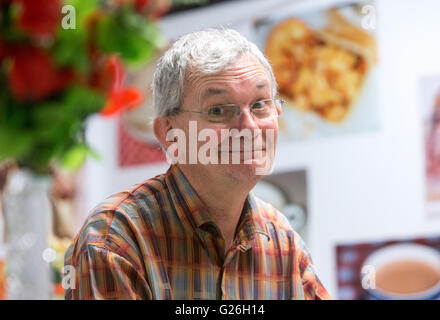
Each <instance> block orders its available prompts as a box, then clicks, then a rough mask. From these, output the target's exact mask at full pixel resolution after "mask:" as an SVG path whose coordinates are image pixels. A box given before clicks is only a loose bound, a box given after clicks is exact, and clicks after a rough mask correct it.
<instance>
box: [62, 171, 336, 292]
mask: <svg viewBox="0 0 440 320" xmlns="http://www.w3.org/2000/svg"><path fill="white" fill-rule="evenodd" d="M225 249H226V248H225V242H224V240H223V237H222V236H221V232H220V230H219V228H218V227H217V226H216V225H215V224H214V222H213V221H211V219H210V215H209V213H208V211H207V210H206V207H205V206H204V205H203V203H202V201H201V200H200V198H199V197H198V196H197V194H196V192H195V191H194V189H193V188H192V187H191V185H190V184H189V182H188V181H187V179H186V178H185V176H184V175H183V173H182V171H181V170H180V169H179V168H178V167H177V166H174V165H172V166H171V167H170V169H169V170H168V171H167V173H166V174H162V175H158V176H156V177H154V178H152V179H150V180H147V181H145V182H143V183H141V184H138V185H136V186H134V187H132V188H131V189H129V190H127V191H123V192H121V193H118V194H115V195H112V196H110V197H109V198H107V199H106V200H105V201H104V202H103V203H101V204H100V205H99V206H97V207H96V208H95V209H94V210H93V212H92V214H91V215H90V216H89V217H88V219H87V221H86V222H85V224H84V226H83V228H82V229H81V230H80V232H79V233H78V235H77V236H76V237H75V239H74V241H73V243H72V245H71V246H70V247H69V249H68V250H67V252H66V256H65V265H71V266H73V267H74V268H75V281H74V282H75V286H74V289H73V288H70V289H66V291H65V298H66V299H330V296H329V294H328V293H327V291H326V289H325V288H324V286H323V285H322V284H321V282H320V280H319V279H318V277H317V275H316V273H315V269H314V266H313V263H312V260H311V257H310V254H309V252H308V250H307V248H306V246H305V244H304V242H303V240H302V239H301V238H300V236H299V235H298V234H297V233H296V232H295V231H293V230H292V228H291V227H290V224H289V222H288V220H287V219H286V218H285V217H284V215H282V214H280V213H279V212H278V211H277V210H275V209H274V208H273V207H272V206H271V205H270V204H267V203H265V202H263V201H262V200H260V199H258V198H256V197H254V196H253V195H252V193H250V194H249V195H248V197H247V199H246V202H245V205H244V207H243V211H242V215H241V217H240V220H239V223H238V227H237V230H236V235H235V241H234V244H233V246H232V247H231V248H229V249H228V250H225ZM71 285H73V281H72V283H71Z"/></svg>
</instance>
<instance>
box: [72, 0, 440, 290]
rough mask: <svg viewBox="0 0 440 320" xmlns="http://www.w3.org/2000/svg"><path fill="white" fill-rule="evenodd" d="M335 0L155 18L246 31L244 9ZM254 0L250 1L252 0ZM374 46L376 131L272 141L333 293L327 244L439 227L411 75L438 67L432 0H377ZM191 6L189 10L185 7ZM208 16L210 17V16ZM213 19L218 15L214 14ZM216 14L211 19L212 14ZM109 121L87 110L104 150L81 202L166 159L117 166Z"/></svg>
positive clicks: (180, 27)
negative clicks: (301, 185)
mask: <svg viewBox="0 0 440 320" xmlns="http://www.w3.org/2000/svg"><path fill="white" fill-rule="evenodd" d="M336 2H341V1H329V0H321V1H307V2H305V1H278V0H273V1H272V0H271V1H268V0H259V1H246V2H245V4H246V6H245V4H243V9H242V10H241V9H240V10H234V11H233V12H231V11H230V10H228V8H230V4H225V5H221V6H220V7H218V8H217V9H216V11H215V12H214V13H213V12H212V10H205V9H203V10H201V12H200V13H198V14H194V13H192V16H191V19H192V20H191V21H197V23H196V22H194V23H195V24H196V26H195V27H194V25H189V24H188V23H187V22H185V21H187V20H185V18H186V17H185V15H187V14H183V15H180V16H178V17H177V16H176V17H173V16H171V17H169V18H166V19H164V20H163V21H161V27H162V30H163V32H164V33H165V35H166V36H168V37H169V38H174V37H176V36H177V35H178V34H181V33H185V32H189V31H192V30H194V28H196V29H200V28H204V27H209V26H214V25H215V24H218V23H221V24H223V25H228V23H230V26H232V27H236V28H237V29H239V30H240V31H241V32H242V33H244V34H246V33H247V32H248V31H249V30H250V29H249V28H250V25H249V24H248V22H247V21H246V18H249V17H251V16H252V15H258V14H259V13H262V12H264V10H265V8H267V6H278V7H279V8H283V6H285V5H286V4H287V3H288V4H290V5H297V6H309V5H310V6H312V5H314V4H316V3H336ZM251 4H252V6H250V5H251ZM376 9H377V13H378V28H377V36H378V44H379V45H378V48H379V64H380V68H379V81H380V97H379V109H380V112H381V129H380V130H379V131H376V132H370V133H362V134H354V135H346V136H339V137H332V138H323V139H320V140H313V141H309V142H300V143H298V142H293V143H291V144H290V145H284V146H281V147H280V148H279V149H278V154H277V159H276V164H275V172H278V171H285V170H292V169H295V168H300V169H302V168H304V167H306V168H307V169H308V183H309V186H308V192H309V229H308V235H309V239H308V245H309V248H310V250H311V252H312V257H313V259H314V262H315V265H316V268H317V270H318V274H319V276H320V278H321V280H322V282H323V283H324V284H325V286H326V287H327V288H328V290H329V292H330V294H331V295H332V296H334V297H337V294H336V293H337V291H336V290H337V287H336V273H335V266H336V261H335V256H334V253H335V244H336V243H345V242H358V241H363V240H365V241H370V240H372V241H374V240H382V239H383V238H385V239H392V238H394V237H399V238H400V237H412V236H424V235H427V234H438V235H440V214H439V215H438V216H437V217H436V216H429V217H428V216H427V215H426V213H425V207H424V206H425V204H424V192H425V190H424V159H423V157H422V156H423V145H422V127H421V124H422V123H421V105H420V101H421V98H420V88H419V80H420V77H421V76H423V75H432V74H436V73H438V74H439V75H440V42H439V41H438V39H439V38H438V32H439V30H440V18H439V14H440V1H438V0H417V1H416V0H399V1H396V0H378V1H376ZM188 14H189V13H188ZM214 18H215V19H214ZM219 20H221V21H219ZM214 23H215V24H214ZM116 128H117V127H116V123H115V121H114V120H108V119H106V120H103V119H98V118H95V119H93V120H92V121H91V123H90V128H89V131H88V137H89V139H90V141H91V143H92V144H93V145H94V146H95V148H96V149H97V151H99V152H100V153H101V154H102V155H107V156H104V157H105V159H104V160H103V161H102V162H101V163H96V162H91V161H89V162H88V163H87V165H86V167H85V169H84V179H83V180H82V182H81V183H82V185H83V188H84V194H86V195H87V197H86V199H85V202H84V203H85V205H84V208H85V209H84V211H83V212H82V213H83V216H82V217H80V218H79V220H78V226H79V225H80V223H81V221H82V219H83V217H84V215H85V214H86V212H87V210H90V209H91V208H92V207H93V206H94V205H96V204H97V203H98V202H99V201H100V200H102V199H103V198H104V197H106V196H107V195H109V194H110V193H113V192H116V191H120V190H121V189H123V188H125V187H127V186H129V185H132V184H135V183H138V182H141V181H143V180H145V179H147V178H150V177H152V176H154V175H156V174H158V173H161V172H164V171H165V170H166V169H167V167H168V165H167V164H166V163H165V164H160V165H153V166H148V167H142V166H141V167H133V168H131V169H123V170H121V169H119V168H118V167H117V163H116Z"/></svg>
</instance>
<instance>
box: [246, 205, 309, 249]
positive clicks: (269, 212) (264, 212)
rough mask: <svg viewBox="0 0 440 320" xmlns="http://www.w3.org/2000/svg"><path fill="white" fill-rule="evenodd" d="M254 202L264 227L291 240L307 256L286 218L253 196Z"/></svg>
mask: <svg viewBox="0 0 440 320" xmlns="http://www.w3.org/2000/svg"><path fill="white" fill-rule="evenodd" d="M254 200H255V203H256V204H257V206H258V208H259V210H258V211H259V213H260V215H261V218H262V219H263V222H264V223H265V224H266V226H267V227H268V226H272V228H273V229H274V231H275V232H277V233H279V234H281V235H282V236H283V237H289V238H292V240H293V241H294V244H295V246H296V247H297V248H299V249H301V250H302V251H305V252H306V253H307V254H308V248H307V246H306V244H305V242H304V240H303V239H302V237H301V236H300V235H299V233H298V232H297V231H296V230H294V229H293V228H292V226H291V224H290V222H289V220H288V219H287V217H286V216H285V215H284V214H283V213H282V212H281V211H280V210H278V209H276V208H275V207H274V206H273V205H272V204H270V203H268V202H266V201H264V200H262V199H260V198H258V197H256V196H254Z"/></svg>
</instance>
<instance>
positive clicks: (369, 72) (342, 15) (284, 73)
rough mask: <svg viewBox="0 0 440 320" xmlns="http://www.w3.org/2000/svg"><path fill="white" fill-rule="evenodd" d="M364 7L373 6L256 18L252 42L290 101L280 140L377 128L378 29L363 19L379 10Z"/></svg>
mask: <svg viewBox="0 0 440 320" xmlns="http://www.w3.org/2000/svg"><path fill="white" fill-rule="evenodd" d="M366 6H368V7H366ZM365 8H367V9H368V8H374V7H373V5H372V4H371V3H370V2H363V1H362V2H359V3H355V4H352V3H351V4H349V5H343V6H339V7H330V8H322V7H320V8H316V9H311V10H307V11H298V10H297V9H296V10H294V11H292V12H289V11H287V12H285V11H283V13H281V14H280V13H279V12H276V13H275V12H274V13H270V14H268V15H267V16H265V17H261V18H259V19H257V20H256V21H255V24H254V25H255V28H254V31H255V39H254V40H255V42H256V43H257V44H258V45H259V46H260V48H261V49H262V50H263V51H264V53H265V54H266V56H267V58H268V60H269V62H270V63H271V64H272V67H273V70H274V74H275V77H276V79H277V82H278V86H279V95H280V97H281V98H282V99H284V100H285V101H286V103H285V108H284V109H283V116H282V117H281V118H280V128H281V132H282V133H283V134H282V135H281V139H287V140H304V139H309V138H315V137H322V136H334V135H340V134H349V133H354V132H365V131H374V130H378V129H379V127H380V123H379V112H378V101H377V100H378V99H377V98H378V97H377V96H378V81H377V78H378V70H377V69H378V58H377V48H376V35H375V32H376V30H375V29H376V28H375V25H373V26H371V25H365V24H364V23H363V19H365V18H366V17H365V14H366V13H367V12H368V14H375V11H371V10H365ZM367 27H368V28H367Z"/></svg>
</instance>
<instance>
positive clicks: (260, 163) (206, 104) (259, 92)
mask: <svg viewBox="0 0 440 320" xmlns="http://www.w3.org/2000/svg"><path fill="white" fill-rule="evenodd" d="M271 93H272V86H271V81H270V77H269V75H268V73H267V71H266V69H265V68H264V67H263V66H262V65H261V63H260V62H259V61H258V60H257V59H256V58H255V57H252V56H242V57H241V58H239V59H238V60H237V62H236V63H234V64H233V66H232V67H230V68H228V70H226V71H222V72H220V73H217V74H213V75H200V74H193V75H192V77H191V78H190V79H189V80H188V82H187V84H186V89H185V95H184V101H183V105H182V109H183V110H190V111H201V112H206V111H208V110H209V108H211V107H212V106H217V105H225V104H235V105H239V106H240V110H241V113H240V115H238V116H235V117H234V118H233V119H232V120H231V121H230V122H227V123H212V122H210V121H208V119H207V118H206V115H204V114H198V113H193V112H181V113H180V114H179V115H178V116H176V117H175V118H174V119H173V120H172V121H173V122H174V123H173V127H174V128H181V129H183V131H184V132H185V134H186V137H187V146H186V150H187V157H186V158H187V160H188V158H189V155H190V152H193V153H194V149H193V150H191V149H190V147H189V145H190V144H191V143H194V141H190V139H197V137H198V135H199V133H200V132H201V131H205V132H206V131H207V130H205V129H208V130H210V132H214V133H215V135H216V136H217V139H216V141H215V140H214V145H213V144H212V142H213V141H210V142H211V149H212V150H214V151H212V152H215V155H216V157H217V159H218V161H217V164H212V163H209V164H202V163H200V156H201V154H200V153H199V154H197V163H196V164H189V165H188V166H192V168H191V170H198V171H199V172H200V173H204V172H205V173H207V174H209V176H212V174H222V175H227V176H229V177H230V178H232V179H234V180H235V181H242V180H243V179H250V178H254V179H251V181H254V180H255V181H258V180H259V179H260V178H261V176H259V175H261V173H260V174H258V171H256V170H257V168H264V167H268V166H269V168H270V167H272V161H273V155H274V153H275V146H276V140H277V134H278V122H277V118H276V116H273V117H269V118H266V119H260V118H258V117H256V116H254V115H253V114H252V113H251V112H250V106H252V105H253V104H254V103H255V102H257V101H259V100H263V99H271V98H273V97H272V94H271ZM274 112H275V113H276V112H278V111H277V110H275V111H274ZM190 122H192V127H193V128H194V124H195V123H197V137H194V135H192V136H191V134H190ZM232 129H236V130H237V131H238V132H243V133H244V132H247V133H251V135H243V136H244V137H246V138H241V139H240V138H238V139H235V142H233V139H232V138H231V137H230V135H225V132H230V130H232ZM222 132H223V134H222ZM249 137H250V138H251V139H250V140H249ZM267 137H268V138H272V139H269V140H270V143H267V140H268V139H266V138H267ZM199 139H200V138H199ZM199 139H197V140H198V141H197V150H200V148H201V147H202V146H203V145H206V144H207V141H199ZM225 139H226V141H223V140H225ZM228 139H229V144H225V142H227V140H228ZM207 140H208V139H207ZM258 140H259V143H257V141H258ZM222 142H223V145H222ZM236 142H238V143H239V144H238V145H239V147H237V144H235V147H234V143H236ZM245 144H247V145H246V146H245ZM269 145H270V148H271V149H272V150H269ZM212 147H215V148H212ZM250 148H252V150H251V149H250ZM202 156H203V154H202ZM233 158H235V161H234V160H233ZM211 159H212V158H211ZM237 159H239V163H238V164H237V163H236V162H237V161H236V160H237ZM225 160H226V161H225ZM245 160H246V161H245ZM187 163H188V161H187ZM260 170H261V169H260ZM256 172H257V174H256Z"/></svg>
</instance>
